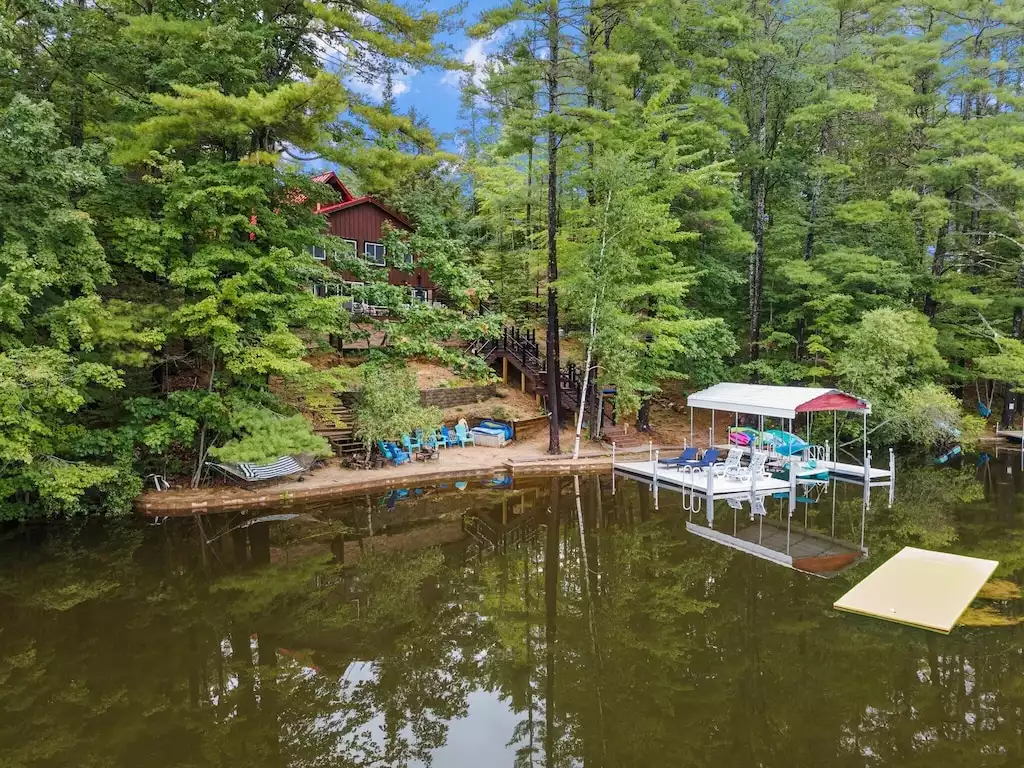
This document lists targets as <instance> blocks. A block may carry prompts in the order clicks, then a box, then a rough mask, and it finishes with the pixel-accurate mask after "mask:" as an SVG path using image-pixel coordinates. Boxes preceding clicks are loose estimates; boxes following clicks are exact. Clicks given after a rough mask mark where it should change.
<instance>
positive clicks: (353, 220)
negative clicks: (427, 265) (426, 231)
mask: <svg viewBox="0 0 1024 768" xmlns="http://www.w3.org/2000/svg"><path fill="white" fill-rule="evenodd" d="M313 181H317V182H320V183H321V184H327V185H328V186H329V187H331V188H333V189H334V190H335V191H336V192H337V193H338V195H339V197H340V199H339V200H338V202H336V203H318V204H317V206H316V212H317V213H319V214H323V215H324V216H325V217H326V219H327V228H328V231H329V232H330V233H331V234H332V235H334V236H335V237H339V238H341V239H342V240H344V241H345V244H346V247H348V248H351V249H352V253H353V254H355V255H357V256H361V257H362V258H364V259H366V260H367V262H368V263H369V264H371V265H375V266H379V267H380V268H381V269H387V270H388V283H389V284H390V285H403V286H408V288H409V294H410V299H411V300H412V301H424V302H430V301H433V300H434V290H435V288H436V286H435V285H434V284H433V283H432V282H431V281H430V275H429V274H427V271H426V270H425V269H424V268H423V267H418V266H416V265H415V264H414V263H411V262H410V263H409V266H408V268H407V269H398V268H396V267H388V266H387V264H386V261H385V258H386V255H387V254H386V249H385V246H384V223H385V222H387V223H388V224H389V225H390V226H391V227H394V228H395V229H403V230H406V231H407V232H411V231H412V229H413V226H412V224H411V223H410V222H409V220H408V219H406V218H405V217H404V216H402V215H401V214H400V213H397V212H395V211H392V210H391V209H390V208H388V207H387V206H386V205H384V204H383V203H381V202H380V201H378V200H376V199H374V198H373V197H370V196H369V195H363V196H362V197H356V196H354V195H353V194H352V193H351V192H350V191H349V190H348V187H346V186H345V185H344V184H343V183H342V181H341V179H339V178H338V175H337V174H336V173H334V171H328V172H326V173H321V174H318V175H316V176H314V177H313ZM310 252H311V253H312V254H313V258H315V259H317V260H319V261H326V259H327V254H326V252H325V251H324V249H323V248H321V247H319V246H316V247H312V248H310ZM342 277H343V278H344V279H345V281H346V283H347V284H348V285H357V283H354V282H353V281H354V280H355V277H354V276H353V275H351V274H347V273H342ZM335 289H337V290H339V291H340V290H341V288H340V286H338V287H335V286H329V285H325V284H320V285H317V286H316V290H317V292H318V293H320V294H321V295H333V294H334V290H335Z"/></svg>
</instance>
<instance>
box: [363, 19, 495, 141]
mask: <svg viewBox="0 0 1024 768" xmlns="http://www.w3.org/2000/svg"><path fill="white" fill-rule="evenodd" d="M500 2H501V0H469V1H468V3H467V5H466V8H465V10H464V11H463V12H462V14H461V17H462V20H463V22H464V25H465V26H468V25H470V24H472V23H473V22H474V21H476V18H477V16H478V15H479V13H480V12H481V11H483V10H486V9H487V8H492V7H494V6H496V5H498V4H499V3H500ZM427 5H428V6H429V7H437V8H445V7H450V6H451V5H453V2H450V1H444V0H443V1H442V2H436V0H428V2H427ZM441 39H442V40H443V41H444V42H445V43H448V44H449V45H451V46H452V48H453V49H454V51H453V55H454V56H455V57H457V58H458V59H460V60H461V61H463V62H465V63H468V64H479V63H482V62H483V60H484V58H485V56H486V53H487V51H488V50H489V48H493V47H494V46H493V44H491V45H490V46H489V45H488V43H487V42H486V41H482V40H470V39H468V38H467V37H466V35H465V32H464V31H463V30H461V29H460V30H459V31H457V32H456V33H454V34H450V35H445V36H444V37H442V38H441ZM459 74H460V73H458V72H445V71H443V70H436V69H434V70H425V71H422V72H416V73H413V74H411V75H408V76H401V77H399V78H398V79H396V80H395V81H394V89H395V94H396V97H395V102H396V106H397V107H398V109H399V110H401V111H402V112H407V111H408V110H409V109H410V108H411V107H415V109H416V113H417V114H419V115H421V116H426V118H427V119H428V120H429V122H430V127H431V128H432V129H433V130H434V132H435V133H437V134H451V133H454V132H455V130H456V129H457V128H458V111H459V88H458V77H459ZM350 85H351V86H353V87H355V88H356V89H358V90H359V91H361V92H362V93H364V94H366V95H368V96H369V97H370V98H371V99H377V100H379V99H380V86H379V85H366V84H359V83H352V82H350ZM447 144H448V145H449V146H450V145H451V142H450V141H449V142H447Z"/></svg>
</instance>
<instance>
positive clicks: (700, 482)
mask: <svg viewBox="0 0 1024 768" xmlns="http://www.w3.org/2000/svg"><path fill="white" fill-rule="evenodd" d="M614 468H615V469H616V470H617V471H619V472H625V473H626V474H629V475H633V476H634V477H639V478H641V479H643V480H647V481H649V482H653V480H654V462H653V461H622V462H619V461H617V462H615V464H614ZM658 485H659V486H660V487H662V488H674V489H680V490H686V491H695V492H697V493H701V494H707V492H708V476H707V473H706V472H692V473H691V472H682V471H680V470H679V469H676V468H675V467H667V466H659V467H658ZM750 491H751V484H750V483H749V482H741V481H739V480H729V479H726V478H724V477H716V478H714V479H713V480H712V481H711V493H712V494H713V495H714V497H715V498H716V499H717V498H722V497H725V496H731V495H735V494H742V495H745V496H749V495H750ZM753 491H754V493H756V494H759V495H767V494H770V493H775V492H776V491H789V483H788V482H786V481H785V480H776V479H775V478H773V477H762V478H759V479H758V480H757V482H756V483H755V484H754V486H753Z"/></svg>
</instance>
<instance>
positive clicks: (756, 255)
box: [747, 82, 768, 360]
mask: <svg viewBox="0 0 1024 768" xmlns="http://www.w3.org/2000/svg"><path fill="white" fill-rule="evenodd" d="M767 144H768V83H767V82H765V83H763V84H762V89H761V109H760V114H759V116H758V121H757V161H758V163H760V164H761V167H760V168H758V170H757V173H756V174H754V176H753V177H752V179H751V181H752V182H753V181H754V180H755V178H756V182H755V184H754V189H753V190H752V191H753V197H754V200H753V202H754V221H753V227H752V234H753V236H754V251H753V253H751V254H750V263H749V269H748V275H747V278H748V281H749V283H750V290H749V295H748V310H749V313H750V359H751V360H757V359H758V357H759V354H760V342H761V299H762V292H763V290H764V225H765V221H764V219H765V198H766V196H767V193H768V185H767V181H768V179H767V176H768V171H767V168H766V167H765V163H767V162H768V158H767V157H765V149H766V147H767Z"/></svg>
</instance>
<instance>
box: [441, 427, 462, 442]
mask: <svg viewBox="0 0 1024 768" xmlns="http://www.w3.org/2000/svg"><path fill="white" fill-rule="evenodd" d="M441 436H442V437H443V438H444V441H445V442H446V443H448V445H449V446H452V445H458V444H459V438H457V437H456V436H455V430H453V429H452V428H451V427H441Z"/></svg>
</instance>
